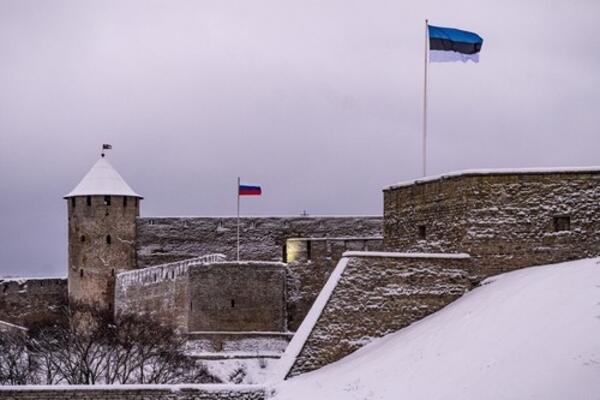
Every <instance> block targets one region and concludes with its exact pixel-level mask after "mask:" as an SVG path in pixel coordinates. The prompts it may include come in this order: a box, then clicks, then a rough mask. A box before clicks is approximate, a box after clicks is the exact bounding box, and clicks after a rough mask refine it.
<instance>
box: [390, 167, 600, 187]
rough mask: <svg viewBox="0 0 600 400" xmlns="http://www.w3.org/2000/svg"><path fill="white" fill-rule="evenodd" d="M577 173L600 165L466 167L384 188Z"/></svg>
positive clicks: (599, 168)
mask: <svg viewBox="0 0 600 400" xmlns="http://www.w3.org/2000/svg"><path fill="white" fill-rule="evenodd" d="M568 173H571V174H576V173H600V166H595V167H594V166H593V167H547V168H497V169H466V170H462V171H454V172H448V173H445V174H440V175H431V176H426V177H424V178H418V179H413V180H409V181H404V182H400V183H397V184H394V185H390V186H387V187H385V188H383V190H393V189H397V188H401V187H406V186H411V185H415V184H419V183H428V182H433V181H437V180H443V179H450V178H456V177H459V176H477V175H509V174H510V175H517V174H568Z"/></svg>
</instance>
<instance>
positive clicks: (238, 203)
mask: <svg viewBox="0 0 600 400" xmlns="http://www.w3.org/2000/svg"><path fill="white" fill-rule="evenodd" d="M236 192H237V260H238V262H239V261H240V177H239V176H238V178H237V188H236Z"/></svg>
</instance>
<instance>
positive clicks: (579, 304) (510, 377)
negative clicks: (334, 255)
mask: <svg viewBox="0 0 600 400" xmlns="http://www.w3.org/2000/svg"><path fill="white" fill-rule="evenodd" d="M485 283H486V284H485V285H483V286H482V287H480V288H477V289H475V290H474V291H472V292H470V293H468V294H467V295H465V296H464V297H462V298H461V299H459V300H458V301H456V302H454V303H452V304H451V305H449V306H448V307H446V308H444V309H442V310H441V311H439V312H437V313H435V314H433V315H431V316H429V317H427V318H425V319H423V320H422V321H419V322H417V323H415V324H413V325H411V326H409V327H408V328H406V329H402V330H401V331H398V332H396V333H393V334H390V335H388V336H386V337H384V338H381V339H377V340H375V341H374V342H372V343H371V344H369V345H367V346H365V347H364V348H362V349H360V350H359V351H357V352H355V353H353V354H351V355H350V356H348V357H346V358H344V359H342V360H340V361H338V362H336V363H334V364H331V365H328V366H326V367H324V368H322V369H320V370H318V371H314V372H311V373H308V374H305V375H302V376H299V377H296V378H293V379H290V380H288V381H285V382H283V383H282V384H279V385H276V386H275V389H276V396H275V399H277V400H294V399H298V400H300V399H302V400H305V399H328V400H335V399H364V400H367V399H373V400H375V399H377V400H388V399H389V400H397V399H411V400H416V399H427V400H434V399H544V400H549V399H600V258H596V259H588V260H581V261H575V262H569V263H563V264H555V265H550V266H544V267H535V268H528V269H524V270H520V271H515V272H511V273H508V274H504V275H500V276H497V277H494V278H491V279H489V280H487V281H486V282H485Z"/></svg>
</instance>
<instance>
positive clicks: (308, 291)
mask: <svg viewBox="0 0 600 400" xmlns="http://www.w3.org/2000/svg"><path fill="white" fill-rule="evenodd" d="M286 248H287V261H288V263H287V264H286V271H287V273H286V283H287V285H286V286H287V316H288V329H289V330H290V331H296V330H297V329H298V327H299V326H300V324H301V323H302V320H303V319H304V317H305V316H306V314H307V313H308V311H309V310H310V307H311V306H312V304H313V303H314V301H315V299H316V298H317V296H318V295H319V292H320V291H321V289H322V288H323V286H324V285H325V282H327V279H329V276H330V275H331V271H333V269H334V268H335V266H336V265H337V263H338V261H339V260H340V258H342V254H343V253H344V252H346V251H351V250H355V251H380V250H382V249H383V238H382V237H351V238H348V237H343V238H327V239H312V238H311V239H304V238H300V239H288V240H287V243H286Z"/></svg>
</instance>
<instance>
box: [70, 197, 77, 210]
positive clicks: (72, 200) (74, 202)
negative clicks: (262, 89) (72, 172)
mask: <svg viewBox="0 0 600 400" xmlns="http://www.w3.org/2000/svg"><path fill="white" fill-rule="evenodd" d="M75 205H76V198H75V197H71V207H73V208H75Z"/></svg>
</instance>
